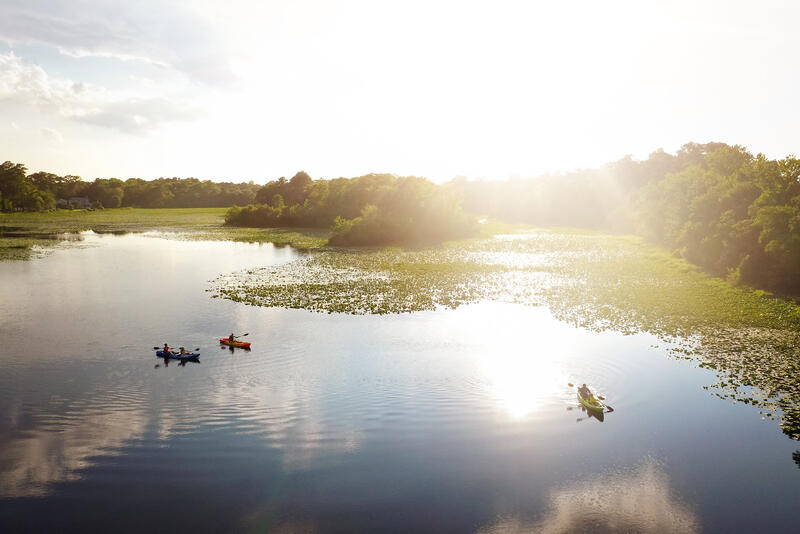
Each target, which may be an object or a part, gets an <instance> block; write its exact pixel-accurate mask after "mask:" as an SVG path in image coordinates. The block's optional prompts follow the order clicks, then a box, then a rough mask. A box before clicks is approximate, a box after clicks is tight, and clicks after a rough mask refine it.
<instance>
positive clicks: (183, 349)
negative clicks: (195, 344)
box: [181, 347, 189, 356]
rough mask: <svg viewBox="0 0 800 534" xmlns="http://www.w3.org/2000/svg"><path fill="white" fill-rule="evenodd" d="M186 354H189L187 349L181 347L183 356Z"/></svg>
mask: <svg viewBox="0 0 800 534" xmlns="http://www.w3.org/2000/svg"><path fill="white" fill-rule="evenodd" d="M184 354H189V353H188V352H186V349H185V348H184V347H181V356H183V355H184Z"/></svg>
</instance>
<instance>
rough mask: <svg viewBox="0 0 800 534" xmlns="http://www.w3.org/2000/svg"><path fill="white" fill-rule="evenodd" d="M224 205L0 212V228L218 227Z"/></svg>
mask: <svg viewBox="0 0 800 534" xmlns="http://www.w3.org/2000/svg"><path fill="white" fill-rule="evenodd" d="M225 211H226V208H179V209H174V208H173V209H138V208H119V209H107V210H56V211H48V212H42V213H0V230H3V231H7V230H8V229H13V231H18V232H28V233H50V232H81V231H84V230H94V231H96V232H143V231H146V230H165V231H169V230H172V231H179V230H186V229H193V230H200V229H204V228H214V227H219V226H221V225H222V223H223V218H224V217H225Z"/></svg>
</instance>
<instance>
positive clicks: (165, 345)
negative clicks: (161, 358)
mask: <svg viewBox="0 0 800 534" xmlns="http://www.w3.org/2000/svg"><path fill="white" fill-rule="evenodd" d="M161 350H163V351H164V354H172V349H171V348H169V345H167V344H166V343H164V348H163V349H161Z"/></svg>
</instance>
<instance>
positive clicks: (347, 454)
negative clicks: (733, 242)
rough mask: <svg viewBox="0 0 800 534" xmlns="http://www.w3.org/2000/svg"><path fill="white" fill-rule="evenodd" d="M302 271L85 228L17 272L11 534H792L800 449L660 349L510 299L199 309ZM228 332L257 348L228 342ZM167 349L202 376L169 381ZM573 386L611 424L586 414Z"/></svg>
mask: <svg viewBox="0 0 800 534" xmlns="http://www.w3.org/2000/svg"><path fill="white" fill-rule="evenodd" d="M297 255H298V253H297V252H295V251H294V250H292V249H291V248H276V247H273V246H272V245H269V244H265V245H249V244H236V243H223V242H181V241H172V240H166V239H160V238H156V237H148V236H141V235H139V236H103V237H99V236H94V235H91V234H89V235H87V237H86V240H85V241H84V243H83V246H81V247H79V248H69V249H64V250H57V251H55V252H54V253H52V254H50V255H49V256H47V257H44V258H42V259H38V260H34V261H30V262H6V263H0V335H2V339H3V343H2V345H1V346H2V349H0V354H1V356H0V532H17V531H59V532H68V531H72V532H87V531H116V532H119V531H130V532H141V531H145V530H148V531H167V530H170V531H177V532H218V531H270V532H376V531H378V532H480V533H494V532H504V533H505V532H581V531H587V530H591V531H593V532H615V531H619V532H701V531H702V532H797V531H798V524H799V523H798V520H800V469H798V464H797V463H795V461H794V460H793V457H792V453H793V452H794V451H796V450H797V449H798V448H800V446H798V443H796V442H793V441H791V440H789V439H788V438H786V437H785V436H784V435H783V434H781V432H780V431H779V430H778V428H777V425H776V424H775V423H774V422H771V421H762V420H761V419H760V416H759V413H758V410H757V409H756V408H754V407H750V406H746V405H741V404H739V405H733V404H730V403H728V402H726V401H722V400H719V399H717V398H716V397H713V396H711V395H709V394H708V392H706V391H704V390H703V389H702V386H703V385H707V384H710V383H712V382H713V374H711V372H710V371H707V370H704V369H699V368H697V367H696V365H695V364H694V363H692V362H688V361H683V360H675V359H671V358H669V357H667V356H666V352H665V347H664V346H663V343H661V342H659V341H658V340H656V339H655V338H653V337H651V336H648V335H635V336H622V335H620V334H617V333H613V332H606V333H593V332H588V331H585V330H581V329H576V328H573V327H571V326H569V325H567V324H564V323H560V322H558V321H556V320H555V319H553V318H552V317H551V315H550V314H549V312H548V311H547V309H544V308H533V307H525V306H516V305H509V304H497V303H483V304H478V305H472V306H466V307H463V308H460V309H458V310H455V311H438V312H425V313H417V314H409V315H400V316H382V317H381V316H348V315H325V314H316V313H312V312H307V311H302V310H282V309H263V308H254V307H249V306H245V305H242V304H237V303H233V302H229V301H224V300H220V299H212V298H210V297H209V295H210V294H209V293H207V292H205V289H206V288H208V287H209V284H208V281H209V280H211V279H212V278H214V277H216V276H217V275H219V274H222V273H227V272H231V271H235V270H239V269H244V268H248V267H251V266H261V265H265V264H278V263H281V262H286V261H291V260H292V259H294V258H296V257H297ZM231 330H234V331H236V332H239V333H241V332H249V333H250V335H249V336H248V339H249V340H250V341H252V342H253V350H252V351H250V352H245V351H242V350H238V349H237V350H235V351H233V352H231V351H230V350H228V349H221V348H220V346H219V345H218V343H217V338H218V337H220V336H224V335H226V334H228V333H230V331H231ZM164 342H168V343H170V344H171V345H174V346H179V345H185V346H187V347H190V348H195V347H200V351H201V357H200V363H192V362H189V363H187V364H186V365H184V366H181V365H178V363H177V362H172V363H170V364H169V365H168V366H165V365H164V363H163V361H162V360H159V359H157V358H155V357H154V353H153V351H152V350H151V349H152V347H153V346H155V345H161V344H163V343H164ZM567 382H587V383H589V384H590V385H591V386H593V387H594V388H596V389H597V390H598V391H599V392H601V393H603V394H605V395H606V396H607V401H608V403H609V404H610V405H611V406H613V407H614V408H615V411H614V412H613V413H609V414H606V415H605V417H604V421H602V422H600V421H599V420H597V419H596V418H594V417H589V415H588V414H587V413H586V412H584V411H582V410H581V409H580V407H579V405H578V403H577V402H576V400H575V396H574V391H573V390H571V389H570V388H569V387H568V386H567Z"/></svg>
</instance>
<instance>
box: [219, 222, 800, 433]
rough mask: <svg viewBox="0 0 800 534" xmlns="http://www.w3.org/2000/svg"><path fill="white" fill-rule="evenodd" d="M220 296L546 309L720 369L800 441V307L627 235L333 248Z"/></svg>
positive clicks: (316, 303)
mask: <svg viewBox="0 0 800 534" xmlns="http://www.w3.org/2000/svg"><path fill="white" fill-rule="evenodd" d="M212 291H213V292H214V296H217V297H222V298H228V299H231V300H234V301H238V302H245V303H248V304H251V305H258V306H282V307H289V308H304V309H309V310H314V311H319V312H328V313H355V314H362V313H377V314H386V313H406V312H414V311H421V310H431V309H436V308H439V307H445V308H456V307H458V306H460V305H462V304H465V303H470V302H476V301H480V300H500V301H506V302H516V303H522V304H528V305H546V306H548V307H549V308H550V309H551V311H552V312H553V314H554V315H555V316H556V317H558V318H559V319H561V320H564V321H567V322H570V323H572V324H575V325H577V326H581V327H584V328H588V329H592V330H608V329H610V330H616V331H620V332H623V333H627V334H632V333H636V332H642V331H644V332H650V333H653V334H655V335H657V336H659V337H660V338H661V339H663V340H664V341H667V342H669V345H670V346H671V347H672V348H671V349H670V350H671V352H672V354H673V355H674V356H676V357H679V358H689V359H694V360H696V361H698V362H699V364H700V366H702V367H707V368H713V369H716V371H717V374H718V376H719V381H718V383H716V384H713V385H711V386H709V389H710V390H712V392H713V393H714V394H715V395H717V396H720V397H722V398H729V399H732V400H735V401H739V402H744V403H747V404H752V405H756V406H759V407H760V408H761V409H762V411H763V413H764V414H765V416H771V415H774V414H777V413H780V412H782V414H783V416H782V423H781V426H782V428H783V430H784V431H785V432H786V433H787V434H788V435H790V436H791V437H793V438H794V439H800V335H798V331H799V330H800V307H799V306H797V305H796V304H794V303H791V302H787V301H784V300H781V299H777V298H774V297H773V296H771V295H770V294H768V293H765V292H763V291H757V290H751V289H747V288H739V287H734V286H732V285H730V284H728V283H727V282H725V281H723V280H720V279H718V278H714V277H711V276H709V275H707V274H705V273H703V272H701V271H700V270H699V269H697V268H695V267H693V266H691V265H689V264H688V263H686V262H684V261H683V260H679V259H677V258H674V257H673V256H671V255H670V254H668V253H666V252H665V251H663V250H660V249H656V248H653V247H650V246H648V245H646V244H645V243H644V242H643V241H642V240H641V239H639V238H636V237H630V236H610V235H604V234H599V233H587V232H581V231H575V230H570V231H563V230H536V231H527V232H523V231H518V232H517V233H514V234H510V235H498V236H495V237H490V238H489V237H487V238H481V239H474V240H467V241H459V242H453V243H447V244H446V245H445V246H443V247H439V248H432V249H419V250H407V249H398V248H386V249H359V250H353V249H348V250H344V249H343V250H332V249H325V250H322V251H321V252H318V253H315V254H311V255H309V256H306V257H304V258H303V259H301V260H299V261H297V262H293V263H290V264H287V265H285V266H280V267H270V268H265V269H255V270H249V271H245V272H239V273H233V274H230V275H225V276H222V277H220V278H219V279H218V280H217V281H216V282H215V283H214V285H213V288H212Z"/></svg>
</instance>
